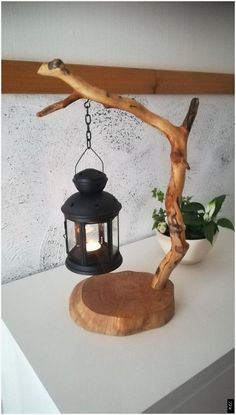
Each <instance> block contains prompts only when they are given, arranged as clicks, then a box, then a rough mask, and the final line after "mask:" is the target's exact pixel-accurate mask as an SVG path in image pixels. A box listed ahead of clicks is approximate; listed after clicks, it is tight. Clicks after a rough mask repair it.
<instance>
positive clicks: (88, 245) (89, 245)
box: [86, 239, 101, 252]
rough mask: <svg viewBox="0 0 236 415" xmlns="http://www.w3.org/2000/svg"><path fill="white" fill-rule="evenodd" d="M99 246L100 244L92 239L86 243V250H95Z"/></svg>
mask: <svg viewBox="0 0 236 415" xmlns="http://www.w3.org/2000/svg"><path fill="white" fill-rule="evenodd" d="M99 248H101V244H100V243H99V242H97V241H94V240H93V239H91V241H88V242H87V243H86V250H87V252H91V251H97V250H98V249H99Z"/></svg>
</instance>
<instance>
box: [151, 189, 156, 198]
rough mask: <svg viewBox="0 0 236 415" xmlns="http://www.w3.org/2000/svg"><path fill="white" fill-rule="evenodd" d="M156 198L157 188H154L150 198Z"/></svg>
mask: <svg viewBox="0 0 236 415" xmlns="http://www.w3.org/2000/svg"><path fill="white" fill-rule="evenodd" d="M156 196H157V188H156V187H154V189H153V190H152V197H156Z"/></svg>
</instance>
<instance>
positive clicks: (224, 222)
mask: <svg viewBox="0 0 236 415" xmlns="http://www.w3.org/2000/svg"><path fill="white" fill-rule="evenodd" d="M217 225H219V226H222V227H223V228H228V229H232V231H234V225H233V224H232V222H231V221H230V220H229V219H226V218H220V219H218V221H217Z"/></svg>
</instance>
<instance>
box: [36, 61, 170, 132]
mask: <svg viewBox="0 0 236 415" xmlns="http://www.w3.org/2000/svg"><path fill="white" fill-rule="evenodd" d="M38 74H39V75H43V76H52V77H54V78H58V79H60V80H62V81H64V82H66V83H67V84H68V85H70V86H71V87H72V89H73V90H74V91H76V92H77V93H78V94H79V95H80V97H81V98H86V99H91V100H92V101H96V102H99V103H100V104H103V105H104V106H105V107H108V108H117V109H120V110H124V111H127V112H130V113H131V114H133V115H135V116H136V117H138V118H140V119H141V120H142V121H144V122H146V123H147V124H149V125H152V126H153V127H155V128H158V129H159V130H160V131H161V132H163V133H164V134H165V135H166V136H167V138H168V139H169V138H170V137H171V136H173V135H174V134H175V132H176V131H177V130H178V127H176V126H174V125H173V124H171V123H170V122H169V121H168V120H166V119H165V118H163V117H160V116H159V115H157V114H154V113H153V112H151V111H149V110H148V109H147V108H146V107H144V106H143V105H142V104H140V103H139V102H138V101H136V100H135V99H132V98H128V97H122V96H120V95H117V94H109V92H107V91H105V90H103V89H100V88H97V87H95V86H92V85H90V84H88V83H87V82H86V81H85V80H84V79H82V78H80V77H78V76H77V77H75V76H73V74H71V73H70V71H69V69H67V68H66V67H65V65H64V63H63V62H62V61H61V60H60V59H54V60H53V61H51V62H49V63H43V64H42V65H41V66H40V68H39V70H38ZM53 105H54V104H52V106H53ZM40 112H44V110H42V111H40Z"/></svg>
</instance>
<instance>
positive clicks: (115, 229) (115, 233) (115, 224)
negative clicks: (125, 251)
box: [112, 216, 119, 255]
mask: <svg viewBox="0 0 236 415" xmlns="http://www.w3.org/2000/svg"><path fill="white" fill-rule="evenodd" d="M112 245H113V247H112V249H113V255H115V254H116V252H118V250H119V218H118V216H116V217H115V218H114V219H113V221H112Z"/></svg>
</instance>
